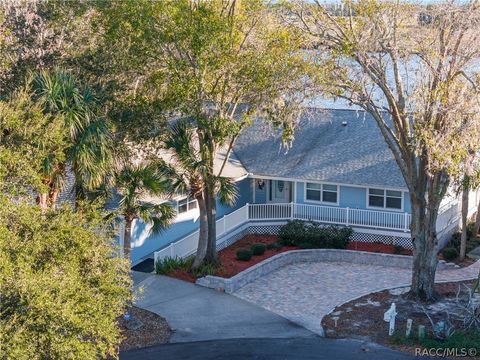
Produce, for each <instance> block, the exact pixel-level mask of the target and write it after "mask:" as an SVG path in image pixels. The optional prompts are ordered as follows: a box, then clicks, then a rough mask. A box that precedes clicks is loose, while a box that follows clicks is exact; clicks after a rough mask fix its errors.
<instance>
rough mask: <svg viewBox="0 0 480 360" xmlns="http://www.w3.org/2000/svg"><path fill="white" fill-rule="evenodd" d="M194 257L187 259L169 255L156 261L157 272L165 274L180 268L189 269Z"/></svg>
mask: <svg viewBox="0 0 480 360" xmlns="http://www.w3.org/2000/svg"><path fill="white" fill-rule="evenodd" d="M193 259H194V258H193V257H191V256H189V257H188V258H185V259H182V258H179V257H174V258H172V257H169V256H167V257H165V258H163V259H162V260H160V261H157V262H156V263H155V272H156V273H157V274H161V275H165V274H168V273H171V272H173V271H175V270H178V269H182V270H189V269H190V268H191V267H192V264H193Z"/></svg>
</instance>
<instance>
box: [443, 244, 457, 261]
mask: <svg viewBox="0 0 480 360" xmlns="http://www.w3.org/2000/svg"><path fill="white" fill-rule="evenodd" d="M442 255H443V258H444V259H445V260H453V259H456V258H457V257H458V250H457V249H455V248H453V247H447V248H445V249H443V250H442Z"/></svg>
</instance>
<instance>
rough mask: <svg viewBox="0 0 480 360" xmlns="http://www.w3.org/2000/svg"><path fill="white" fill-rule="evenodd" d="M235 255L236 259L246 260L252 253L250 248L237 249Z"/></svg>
mask: <svg viewBox="0 0 480 360" xmlns="http://www.w3.org/2000/svg"><path fill="white" fill-rule="evenodd" d="M236 255H237V259H238V260H241V261H248V260H250V259H251V258H252V255H253V253H252V250H250V249H238V250H237V253H236Z"/></svg>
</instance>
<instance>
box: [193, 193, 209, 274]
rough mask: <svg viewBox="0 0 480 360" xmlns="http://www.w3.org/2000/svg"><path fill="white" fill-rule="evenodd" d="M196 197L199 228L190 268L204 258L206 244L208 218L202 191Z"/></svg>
mask: <svg viewBox="0 0 480 360" xmlns="http://www.w3.org/2000/svg"><path fill="white" fill-rule="evenodd" d="M196 199H197V203H198V210H199V213H200V219H199V221H200V229H199V231H198V246H197V253H196V255H195V260H194V261H193V265H192V268H194V269H195V268H197V267H198V266H200V265H201V264H202V263H203V261H204V260H205V256H206V255H207V244H208V218H207V207H206V204H205V195H204V193H203V192H202V194H201V195H200V196H197V197H196Z"/></svg>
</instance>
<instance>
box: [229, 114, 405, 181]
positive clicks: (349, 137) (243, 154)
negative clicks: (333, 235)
mask: <svg viewBox="0 0 480 360" xmlns="http://www.w3.org/2000/svg"><path fill="white" fill-rule="evenodd" d="M344 121H346V122H347V125H346V126H343V125H342V122H344ZM234 151H235V153H236V155H237V157H238V158H239V159H240V161H241V162H242V164H243V165H244V167H245V168H246V169H247V171H248V172H249V173H251V174H253V175H258V176H272V177H283V178H291V179H302V180H316V181H325V182H332V183H339V184H352V185H377V186H384V187H395V188H405V182H404V180H403V177H402V175H401V173H400V170H399V168H398V167H397V165H396V163H395V161H394V159H393V155H392V154H391V152H390V150H389V149H388V147H387V145H386V144H385V141H384V139H383V137H382V135H381V133H380V131H379V129H378V128H377V125H376V123H375V121H374V120H373V118H372V117H371V116H370V115H368V114H365V113H364V112H357V111H353V110H319V109H309V110H308V111H305V113H304V114H303V115H302V117H301V119H300V120H299V127H298V128H297V130H296V132H295V140H294V142H293V146H292V147H291V148H290V149H288V151H287V150H286V149H285V148H284V147H282V145H281V132H280V131H279V130H275V129H273V127H272V126H271V125H270V124H267V123H265V122H264V121H261V120H256V121H255V122H254V123H253V124H252V126H250V127H249V128H248V129H246V130H245V131H244V132H243V133H242V134H241V135H240V137H239V138H238V140H237V142H236V145H235V147H234Z"/></svg>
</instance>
